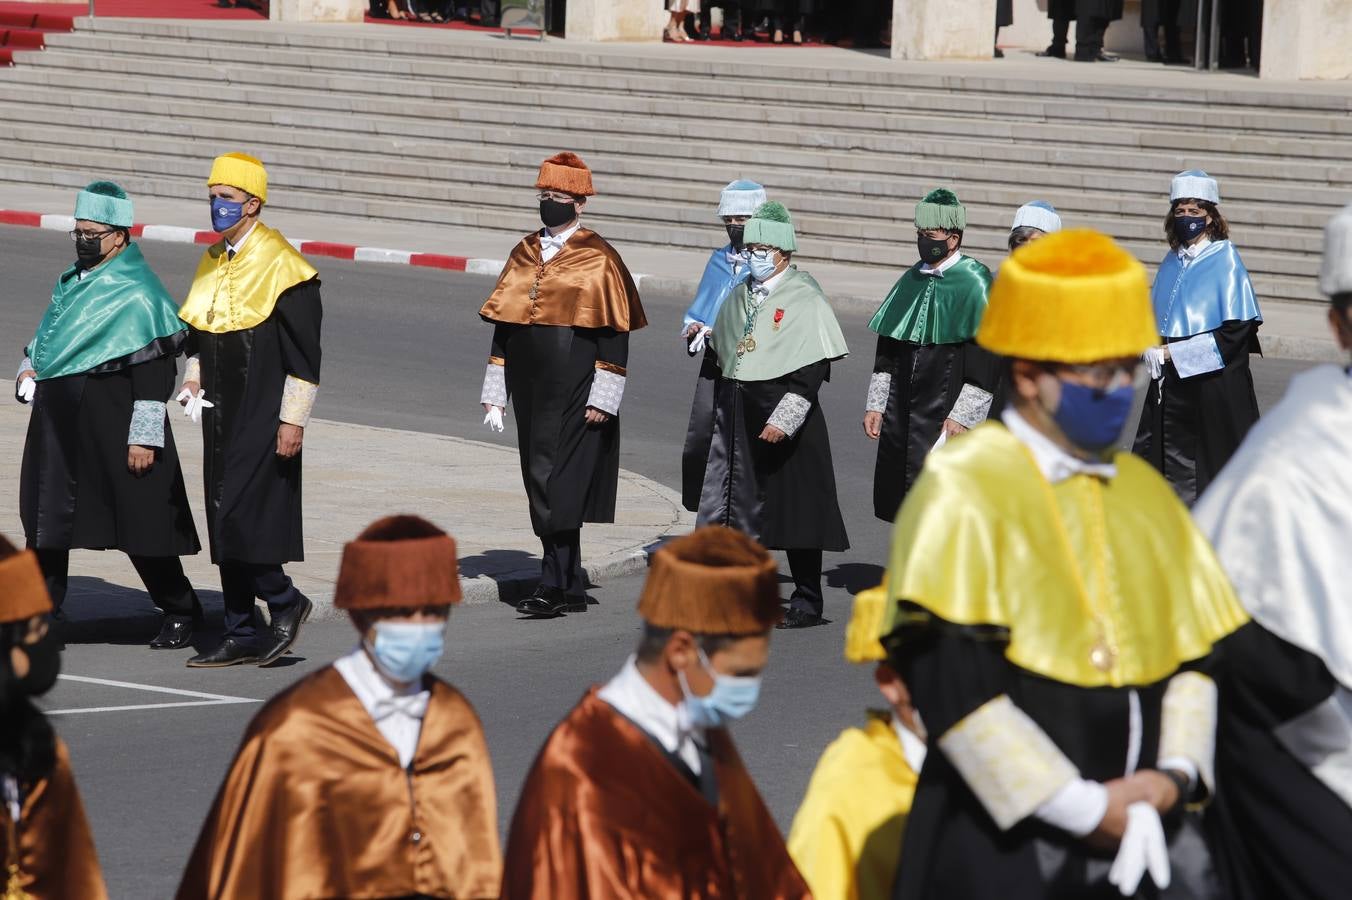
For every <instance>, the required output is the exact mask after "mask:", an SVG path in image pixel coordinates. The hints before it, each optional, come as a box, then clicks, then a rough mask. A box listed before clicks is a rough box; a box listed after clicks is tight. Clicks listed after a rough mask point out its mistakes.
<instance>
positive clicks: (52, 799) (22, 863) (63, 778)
mask: <svg viewBox="0 0 1352 900" xmlns="http://www.w3.org/2000/svg"><path fill="white" fill-rule="evenodd" d="M8 815H9V814H8V813H7V812H5V808H4V806H3V805H0V826H3V825H4V824H5V822H4V820H5V818H7V817H8ZM19 818H20V822H19V871H20V872H21V873H22V874H21V875H20V878H19V885H20V887H22V888H23V889H24V890H25V891H27V892H28V893H29V894H30V895H31V896H32V897H33V900H68V898H76V897H78V898H79V900H105V898H106V897H107V896H108V889H107V888H106V887H104V884H103V871H102V870H101V869H100V868H99V858H98V855H97V854H96V853H95V852H94V837H93V835H92V834H91V833H90V831H89V821H88V820H87V819H85V811H84V804H83V803H81V802H80V790H79V788H77V787H76V786H75V774H74V773H73V772H71V769H70V754H69V753H68V752H67V750H66V745H65V744H64V743H63V742H62V741H61V739H60V738H57V740H56V765H55V766H54V767H53V768H52V772H51V774H50V775H48V776H47V777H46V778H44V779H43V780H42V781H40V782H38V784H37V785H36V786H35V787H33V788H32V789H31V790H29V791H28V792H27V794H26V796H25V797H24V802H23V809H22V812H21V813H20V815H19ZM8 831H9V829H8V828H7V827H0V892H3V891H4V889H5V883H6V879H7V878H8V873H7V872H6V871H4V868H3V867H4V865H5V864H6V861H7V860H8V859H9V844H8V838H7V833H8Z"/></svg>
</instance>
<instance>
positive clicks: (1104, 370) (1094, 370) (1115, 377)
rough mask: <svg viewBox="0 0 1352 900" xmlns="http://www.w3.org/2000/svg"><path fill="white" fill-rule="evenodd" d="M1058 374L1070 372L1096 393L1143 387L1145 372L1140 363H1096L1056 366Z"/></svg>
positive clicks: (1146, 376)
mask: <svg viewBox="0 0 1352 900" xmlns="http://www.w3.org/2000/svg"><path fill="white" fill-rule="evenodd" d="M1056 370H1057V371H1059V372H1070V373H1071V374H1073V375H1074V376H1075V380H1076V381H1077V382H1078V383H1080V384H1083V385H1085V386H1086V387H1091V388H1093V389H1094V390H1097V391H1113V390H1117V389H1118V388H1122V387H1126V386H1127V385H1131V386H1132V387H1135V388H1142V387H1145V383H1146V381H1147V380H1148V377H1149V376H1148V375H1147V374H1146V370H1145V369H1143V368H1142V367H1141V365H1140V363H1098V364H1096V365H1089V366H1057V367H1056Z"/></svg>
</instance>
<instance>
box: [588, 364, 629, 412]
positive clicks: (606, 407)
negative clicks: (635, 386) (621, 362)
mask: <svg viewBox="0 0 1352 900" xmlns="http://www.w3.org/2000/svg"><path fill="white" fill-rule="evenodd" d="M624 380H625V377H624V376H623V375H620V374H618V373H616V372H612V371H610V370H609V369H597V370H596V374H595V376H594V377H593V378H592V386H591V393H590V394H589V395H588V396H587V405H588V406H590V407H593V408H595V409H599V410H601V412H605V413H610V414H611V415H612V416H618V415H619V414H620V401H621V400H623V399H624Z"/></svg>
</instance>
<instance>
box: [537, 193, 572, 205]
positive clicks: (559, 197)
mask: <svg viewBox="0 0 1352 900" xmlns="http://www.w3.org/2000/svg"><path fill="white" fill-rule="evenodd" d="M535 199H537V200H553V201H554V202H555V203H576V202H577V199H576V198H575V197H574V196H573V195H572V194H560V193H558V192H557V191H541V192H540V193H538V194H536V195H535Z"/></svg>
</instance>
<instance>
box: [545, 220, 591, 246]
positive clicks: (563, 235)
mask: <svg viewBox="0 0 1352 900" xmlns="http://www.w3.org/2000/svg"><path fill="white" fill-rule="evenodd" d="M581 227H582V217H581V216H578V217H577V218H576V219H574V220H573V224H572V225H570V226H568V227H567V228H565V229H563V231H555V230H554V229H552V228H545V229H542V230H541V233H540V240H542V241H543V240H544V239H545V238H550V239H551V243H556V244H559V245H560V246H562V245H563V244H565V243H567V242H568V239H569V238H570V237H572V236H573V234H574V233H576V232H577V230H578V229H579V228H581Z"/></svg>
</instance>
